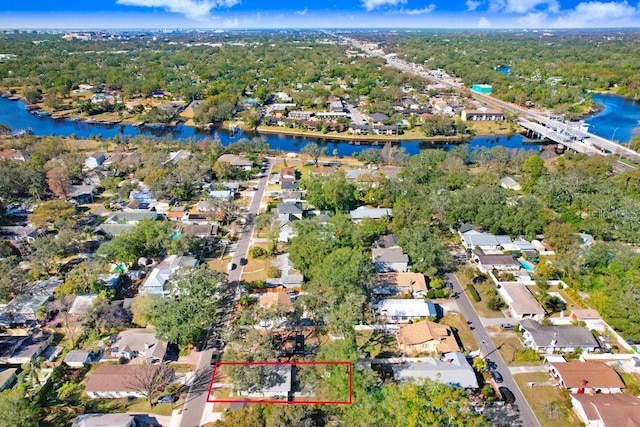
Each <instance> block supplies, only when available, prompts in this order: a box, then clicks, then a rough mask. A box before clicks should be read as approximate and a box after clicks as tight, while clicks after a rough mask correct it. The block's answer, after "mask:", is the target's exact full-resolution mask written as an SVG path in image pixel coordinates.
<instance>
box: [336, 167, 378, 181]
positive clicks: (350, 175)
mask: <svg viewBox="0 0 640 427" xmlns="http://www.w3.org/2000/svg"><path fill="white" fill-rule="evenodd" d="M376 172H377V171H376V170H375V169H349V170H348V171H346V172H345V173H344V175H345V177H346V178H347V181H352V182H353V181H355V180H357V179H358V178H360V177H361V176H370V175H371V176H373V175H374V174H375V173H376Z"/></svg>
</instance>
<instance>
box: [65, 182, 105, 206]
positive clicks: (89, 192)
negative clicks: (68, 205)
mask: <svg viewBox="0 0 640 427" xmlns="http://www.w3.org/2000/svg"><path fill="white" fill-rule="evenodd" d="M97 191H98V186H97V185H96V184H93V183H91V184H71V185H70V186H69V194H68V196H69V198H70V199H73V200H75V201H76V202H78V203H89V202H93V196H95V194H96V193H97Z"/></svg>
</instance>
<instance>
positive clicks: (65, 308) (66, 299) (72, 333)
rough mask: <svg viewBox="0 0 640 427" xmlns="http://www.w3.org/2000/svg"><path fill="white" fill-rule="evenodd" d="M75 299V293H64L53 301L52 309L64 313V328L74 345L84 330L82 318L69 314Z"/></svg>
mask: <svg viewBox="0 0 640 427" xmlns="http://www.w3.org/2000/svg"><path fill="white" fill-rule="evenodd" d="M75 299H76V296H75V295H63V296H62V297H60V298H58V299H56V300H54V301H53V302H52V303H51V309H52V310H53V311H57V312H58V313H59V314H61V315H62V319H63V320H64V330H65V332H66V334H67V338H69V341H71V345H72V346H74V345H75V343H76V339H77V338H78V336H79V335H80V334H81V332H82V325H81V322H80V318H79V317H76V316H69V310H71V306H72V305H73V302H74V301H75Z"/></svg>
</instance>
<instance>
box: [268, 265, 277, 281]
mask: <svg viewBox="0 0 640 427" xmlns="http://www.w3.org/2000/svg"><path fill="white" fill-rule="evenodd" d="M267 277H268V278H269V279H275V278H277V277H280V270H278V269H277V268H275V267H269V268H267Z"/></svg>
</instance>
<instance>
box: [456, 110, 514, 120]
mask: <svg viewBox="0 0 640 427" xmlns="http://www.w3.org/2000/svg"><path fill="white" fill-rule="evenodd" d="M460 118H461V119H462V120H464V121H468V122H478V121H502V120H504V111H502V110H498V109H497V108H488V107H479V108H477V109H475V110H471V109H465V110H462V113H460Z"/></svg>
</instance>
